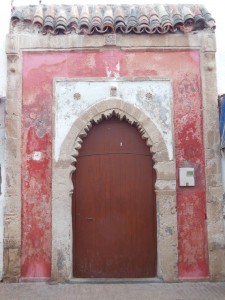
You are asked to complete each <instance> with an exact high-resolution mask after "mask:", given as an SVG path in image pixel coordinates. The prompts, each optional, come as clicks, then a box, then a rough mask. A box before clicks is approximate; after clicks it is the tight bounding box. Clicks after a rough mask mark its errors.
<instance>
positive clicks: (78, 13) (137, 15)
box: [11, 4, 215, 35]
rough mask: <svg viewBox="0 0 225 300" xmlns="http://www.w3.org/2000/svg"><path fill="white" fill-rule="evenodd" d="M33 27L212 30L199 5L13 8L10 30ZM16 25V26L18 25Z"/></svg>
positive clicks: (60, 30)
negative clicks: (23, 26) (22, 26)
mask: <svg viewBox="0 0 225 300" xmlns="http://www.w3.org/2000/svg"><path fill="white" fill-rule="evenodd" d="M21 23H23V24H24V25H32V26H33V27H34V28H37V29H38V30H37V32H38V33H41V34H47V33H49V34H53V35H58V34H70V33H75V34H104V33H123V34H127V33H136V34H141V33H147V34H154V33H160V34H165V33H167V32H177V31H178V30H179V31H182V32H190V31H195V30H203V29H205V28H210V29H215V20H214V19H213V18H212V16H211V14H210V13H209V12H208V11H207V9H206V8H205V7H204V6H202V5H186V4H185V5H174V4H173V5H169V4H166V5H159V4H155V5H121V6H118V5H88V6H86V5H84V6H79V5H51V6H47V5H39V6H31V5H30V6H23V7H15V8H13V11H12V16H11V29H12V30H13V28H15V27H16V26H17V25H18V24H20V27H21ZM18 26H19V25H18Z"/></svg>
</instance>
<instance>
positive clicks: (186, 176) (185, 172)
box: [179, 168, 195, 186]
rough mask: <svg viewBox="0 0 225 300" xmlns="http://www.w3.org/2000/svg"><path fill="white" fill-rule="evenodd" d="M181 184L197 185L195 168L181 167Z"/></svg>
mask: <svg viewBox="0 0 225 300" xmlns="http://www.w3.org/2000/svg"><path fill="white" fill-rule="evenodd" d="M179 185H180V186H195V170H194V168H179Z"/></svg>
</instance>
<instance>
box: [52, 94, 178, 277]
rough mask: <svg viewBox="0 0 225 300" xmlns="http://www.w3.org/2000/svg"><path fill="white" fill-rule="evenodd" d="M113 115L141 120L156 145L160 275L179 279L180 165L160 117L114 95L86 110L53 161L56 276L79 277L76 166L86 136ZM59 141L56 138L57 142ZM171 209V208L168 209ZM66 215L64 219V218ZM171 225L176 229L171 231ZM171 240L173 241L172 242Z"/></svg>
mask: <svg viewBox="0 0 225 300" xmlns="http://www.w3.org/2000/svg"><path fill="white" fill-rule="evenodd" d="M113 114H115V115H117V116H118V117H119V118H120V119H123V118H125V119H126V120H127V122H128V123H129V124H133V123H135V124H136V126H137V128H138V130H139V132H140V134H141V136H142V138H143V139H144V140H145V141H146V144H147V145H148V146H149V147H150V149H151V152H152V153H154V154H153V161H154V168H155V170H156V184H155V189H156V204H157V205H156V206H157V207H156V210H157V277H158V278H162V279H163V280H165V281H170V280H174V278H178V268H177V262H178V252H177V244H178V240H177V214H176V168H175V161H174V158H172V159H171V158H169V153H168V150H167V147H166V143H165V141H164V139H163V137H162V135H161V133H160V131H159V130H158V128H157V126H156V125H155V124H154V122H153V121H152V120H151V119H150V118H149V117H148V116H147V115H146V113H145V112H144V111H142V110H141V109H139V108H137V107H135V106H134V105H133V104H132V103H129V102H128V101H125V100H123V99H117V98H115V99H114V98H110V99H105V100H102V101H99V102H97V103H96V104H94V105H93V106H91V107H89V108H87V109H86V110H85V111H84V112H82V113H81V114H80V115H79V116H78V117H77V119H76V120H75V121H74V123H73V124H72V126H71V128H70V130H69V132H68V133H67V135H66V136H65V139H64V141H63V143H62V146H61V148H60V153H59V156H58V157H57V159H56V160H55V161H53V177H52V178H53V180H52V199H53V201H52V228H53V230H52V278H53V279H54V280H65V279H70V278H72V277H73V232H72V214H71V205H72V194H73V189H74V187H73V182H72V174H73V173H74V170H75V169H76V166H75V165H74V161H76V159H77V156H78V153H79V150H80V149H81V147H82V142H83V139H84V137H85V136H86V135H87V134H88V132H89V130H90V129H91V128H92V126H93V123H99V122H100V121H101V120H102V119H103V118H109V117H110V116H112V115H113ZM53 144H54V141H53ZM165 208H166V209H165ZM59 218H60V220H63V222H59ZM168 226H169V227H170V228H171V230H170V234H169V235H168V230H167V228H168ZM168 245H169V246H168Z"/></svg>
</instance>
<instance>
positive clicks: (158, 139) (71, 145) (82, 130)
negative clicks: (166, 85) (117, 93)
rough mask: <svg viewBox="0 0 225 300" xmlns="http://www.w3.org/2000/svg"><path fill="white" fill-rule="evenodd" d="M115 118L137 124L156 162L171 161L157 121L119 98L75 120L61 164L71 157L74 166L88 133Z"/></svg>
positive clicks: (91, 108) (88, 110) (65, 142)
mask: <svg viewBox="0 0 225 300" xmlns="http://www.w3.org/2000/svg"><path fill="white" fill-rule="evenodd" d="M112 115H115V116H117V117H118V118H119V119H125V120H126V121H127V122H128V123H130V124H135V125H136V127H137V128H138V130H139V132H140V134H141V136H142V138H143V139H145V140H146V144H147V146H150V150H151V152H152V153H153V160H154V161H155V162H158V161H162V160H163V161H164V160H169V154H168V150H167V147H166V144H165V141H164V139H163V137H162V135H161V133H160V131H159V130H158V128H157V127H156V125H155V124H154V122H153V121H152V120H151V119H150V118H149V117H148V116H147V115H146V114H145V113H144V112H143V111H141V110H140V109H139V108H137V107H135V106H134V105H132V104H131V103H129V102H126V101H124V100H121V99H118V98H115V99H112V98H110V99H109V100H104V101H101V102H98V103H97V104H95V105H93V106H91V107H89V108H88V109H87V110H86V111H85V112H84V113H83V114H81V115H80V116H79V117H78V118H77V119H76V120H75V122H74V123H73V125H72V127H71V129H70V131H69V133H68V134H67V136H66V137H65V140H64V142H63V144H62V146H61V150H60V155H59V161H60V160H64V159H66V160H68V158H69V157H70V158H71V162H70V163H72V162H73V161H74V158H75V157H76V156H77V155H78V152H79V149H80V148H81V145H82V142H83V140H82V139H83V138H84V137H85V136H86V135H87V134H88V131H89V130H90V129H91V127H92V125H93V124H94V123H96V124H97V123H99V122H101V120H102V119H103V118H106V119H107V118H110V117H111V116H112Z"/></svg>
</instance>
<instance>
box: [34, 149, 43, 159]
mask: <svg viewBox="0 0 225 300" xmlns="http://www.w3.org/2000/svg"><path fill="white" fill-rule="evenodd" d="M41 158H42V153H41V152H40V151H34V152H33V153H32V159H33V160H37V161H38V160H41Z"/></svg>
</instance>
